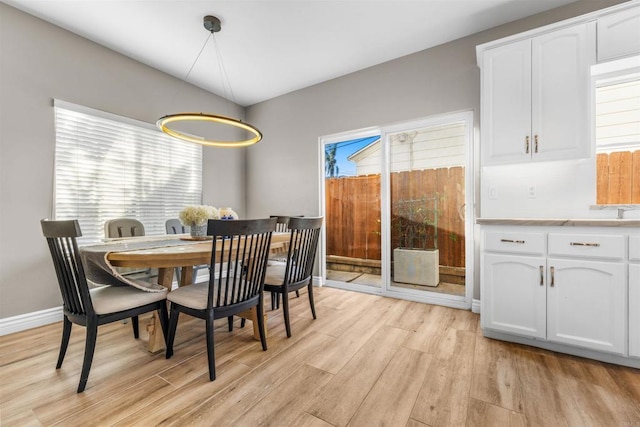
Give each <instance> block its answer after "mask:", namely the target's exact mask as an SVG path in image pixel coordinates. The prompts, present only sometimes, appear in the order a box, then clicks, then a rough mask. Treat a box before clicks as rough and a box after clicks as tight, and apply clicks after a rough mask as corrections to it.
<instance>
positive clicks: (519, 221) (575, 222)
mask: <svg viewBox="0 0 640 427" xmlns="http://www.w3.org/2000/svg"><path fill="white" fill-rule="evenodd" d="M476 223H477V224H482V225H538V226H566V227H640V219H560V218H558V219H555V218H477V219H476Z"/></svg>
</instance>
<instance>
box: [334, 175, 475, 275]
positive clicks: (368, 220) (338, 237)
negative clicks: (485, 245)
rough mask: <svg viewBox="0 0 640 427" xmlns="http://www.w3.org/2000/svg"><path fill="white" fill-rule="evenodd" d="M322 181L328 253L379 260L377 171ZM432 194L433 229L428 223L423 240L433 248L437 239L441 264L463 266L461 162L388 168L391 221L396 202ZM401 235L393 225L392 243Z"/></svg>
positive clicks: (395, 217)
mask: <svg viewBox="0 0 640 427" xmlns="http://www.w3.org/2000/svg"><path fill="white" fill-rule="evenodd" d="M325 184H326V186H325V189H326V218H325V224H326V230H327V255H337V256H343V257H349V258H362V259H371V260H380V259H381V242H380V240H381V236H380V209H381V204H380V175H366V176H355V177H344V178H327V179H326V181H325ZM432 198H435V199H437V230H436V229H434V227H433V226H428V227H427V233H426V236H427V237H426V245H425V246H426V247H427V248H433V247H435V246H436V244H437V248H438V249H439V250H440V265H443V266H450V267H464V266H465V251H464V249H465V235H464V203H465V192H464V168H463V167H453V168H439V169H428V170H420V171H411V172H398V173H393V174H392V175H391V206H392V224H394V223H395V221H396V219H397V216H398V215H394V210H396V208H395V207H396V206H398V204H399V202H401V201H408V200H413V201H415V200H423V199H424V200H429V199H432ZM429 203H430V202H429ZM431 206H433V205H430V204H425V206H424V207H425V208H426V209H430V208H431ZM395 213H397V214H399V213H400V212H395ZM430 222H431V220H430ZM436 235H437V240H436V241H435V242H434V239H433V237H434V236H436ZM401 237H402V236H401V233H400V231H399V230H398V229H397V228H395V227H393V226H392V230H391V245H392V248H395V247H398V246H401Z"/></svg>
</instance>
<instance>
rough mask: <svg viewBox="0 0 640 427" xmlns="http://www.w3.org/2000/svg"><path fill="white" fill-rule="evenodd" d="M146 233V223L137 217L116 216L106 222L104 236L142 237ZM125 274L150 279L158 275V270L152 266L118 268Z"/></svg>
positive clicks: (112, 237) (110, 237)
mask: <svg viewBox="0 0 640 427" xmlns="http://www.w3.org/2000/svg"><path fill="white" fill-rule="evenodd" d="M144 235H145V231H144V224H142V222H140V221H139V220H137V219H135V218H114V219H109V220H107V221H105V222H104V237H106V238H108V239H114V238H123V237H142V236H144ZM117 270H118V271H119V272H120V274H122V275H123V276H135V278H136V279H140V280H148V279H150V278H152V277H157V276H158V272H157V271H156V270H153V269H151V268H145V269H139V268H121V267H118V269H117Z"/></svg>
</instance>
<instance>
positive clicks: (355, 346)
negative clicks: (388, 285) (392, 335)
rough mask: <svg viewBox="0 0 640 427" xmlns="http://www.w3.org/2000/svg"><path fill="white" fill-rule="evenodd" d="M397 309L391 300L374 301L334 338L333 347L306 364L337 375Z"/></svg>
mask: <svg viewBox="0 0 640 427" xmlns="http://www.w3.org/2000/svg"><path fill="white" fill-rule="evenodd" d="M398 308H399V306H398V305H397V304H396V303H395V301H393V300H388V299H383V298H380V299H378V300H376V301H375V303H374V304H373V305H372V306H371V308H369V309H368V310H367V311H366V312H364V313H362V315H361V316H360V317H359V318H358V319H357V320H356V321H355V323H354V324H352V325H349V326H348V328H347V331H346V332H345V333H344V334H342V335H340V336H339V337H338V338H336V340H335V342H334V343H333V344H334V345H333V346H331V347H330V348H325V349H323V350H321V351H319V352H318V353H317V354H314V355H313V356H312V357H311V359H310V360H309V361H308V362H307V363H309V365H311V366H315V367H316V368H318V369H323V370H325V371H327V372H331V373H332V374H336V373H338V371H340V369H342V368H343V367H344V366H345V365H346V364H347V363H349V360H350V359H351V358H352V357H353V355H355V354H356V353H357V352H358V350H360V348H362V347H363V346H364V345H365V344H366V342H367V341H368V340H369V339H370V338H371V337H372V336H374V335H375V333H376V331H377V330H378V329H380V328H381V327H382V326H383V324H384V323H385V319H387V318H388V317H390V316H392V315H393V314H394V313H395V312H397V311H398ZM345 326H346V325H345Z"/></svg>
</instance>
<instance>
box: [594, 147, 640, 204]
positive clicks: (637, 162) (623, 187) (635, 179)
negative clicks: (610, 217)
mask: <svg viewBox="0 0 640 427" xmlns="http://www.w3.org/2000/svg"><path fill="white" fill-rule="evenodd" d="M596 168H597V171H596V185H597V192H596V194H597V196H596V203H598V204H627V203H640V150H636V151H635V152H631V151H624V152H615V153H610V154H605V153H600V154H598V155H597V157H596Z"/></svg>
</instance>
